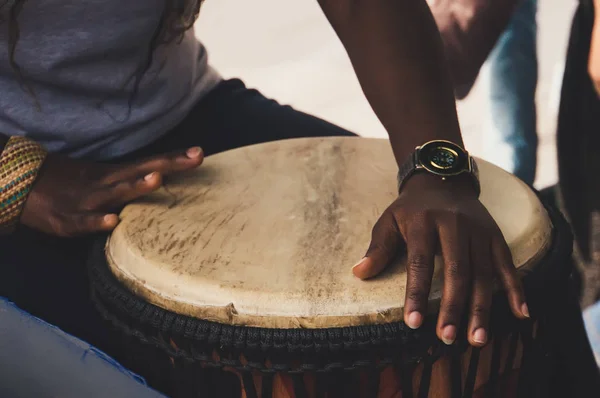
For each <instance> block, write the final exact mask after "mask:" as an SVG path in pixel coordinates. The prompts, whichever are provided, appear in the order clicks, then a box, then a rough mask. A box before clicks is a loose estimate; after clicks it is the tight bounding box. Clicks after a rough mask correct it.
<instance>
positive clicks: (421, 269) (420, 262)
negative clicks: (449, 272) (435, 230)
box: [408, 253, 431, 273]
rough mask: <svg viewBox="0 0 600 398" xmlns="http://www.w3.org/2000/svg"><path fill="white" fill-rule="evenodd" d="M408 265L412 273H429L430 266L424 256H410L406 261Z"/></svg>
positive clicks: (426, 257)
mask: <svg viewBox="0 0 600 398" xmlns="http://www.w3.org/2000/svg"><path fill="white" fill-rule="evenodd" d="M408 264H409V266H410V268H411V271H412V272H417V273H426V272H428V271H429V269H430V267H431V265H430V263H429V258H428V256H426V255H425V254H420V253H419V254H411V256H410V258H409V259H408Z"/></svg>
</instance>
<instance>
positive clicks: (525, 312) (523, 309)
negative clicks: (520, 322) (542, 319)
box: [521, 303, 529, 318]
mask: <svg viewBox="0 0 600 398" xmlns="http://www.w3.org/2000/svg"><path fill="white" fill-rule="evenodd" d="M521 313H522V314H523V315H525V316H526V317H527V318H529V307H527V304H525V303H523V305H521Z"/></svg>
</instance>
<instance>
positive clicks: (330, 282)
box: [106, 138, 552, 328]
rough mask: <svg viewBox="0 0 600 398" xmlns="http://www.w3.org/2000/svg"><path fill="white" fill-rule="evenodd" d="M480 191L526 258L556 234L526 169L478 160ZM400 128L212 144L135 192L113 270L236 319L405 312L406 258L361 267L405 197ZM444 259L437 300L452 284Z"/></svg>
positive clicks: (332, 322)
mask: <svg viewBox="0 0 600 398" xmlns="http://www.w3.org/2000/svg"><path fill="white" fill-rule="evenodd" d="M478 165H479V168H480V175H481V188H482V191H481V201H482V202H483V203H484V205H485V206H486V207H487V209H488V210H489V212H490V213H491V214H492V216H493V217H494V219H495V220H496V222H497V223H498V225H499V226H500V229H501V230H502V233H503V234H504V237H505V238H506V240H507V241H508V243H509V246H510V249H511V252H512V255H513V260H514V262H515V265H516V266H517V267H518V268H519V269H520V271H521V272H523V271H525V270H527V269H528V268H531V267H532V266H534V265H535V263H536V262H537V261H539V259H540V258H541V257H542V256H543V255H544V254H545V253H546V251H547V249H548V248H549V247H550V244H551V238H552V237H551V235H552V226H551V222H550V219H549V217H548V215H547V213H546V210H545V208H544V207H543V205H542V204H541V203H540V201H539V200H538V198H537V196H536V195H535V194H534V192H532V191H531V190H530V189H529V188H528V187H527V186H526V185H525V184H524V183H522V182H521V181H520V180H518V179H517V178H515V177H513V176H512V175H510V174H508V173H506V172H505V171H503V170H501V169H500V168H498V167H496V166H493V165H491V164H490V163H487V162H485V161H483V160H478ZM397 170H398V168H397V165H396V162H395V160H394V156H393V153H392V150H391V147H390V144H389V142H388V140H382V139H365V138H309V139H293V140H285V141H277V142H271V143H267V144H260V145H253V146H248V147H244V148H240V149H235V150H232V151H228V152H224V153H221V154H218V155H214V156H210V157H208V158H207V159H206V160H205V162H204V164H203V165H202V166H201V167H200V168H199V169H197V170H195V171H193V172H190V173H187V174H186V175H182V176H178V177H177V178H173V179H169V180H168V181H167V184H166V187H165V188H164V189H161V190H160V191H157V192H156V193H154V194H152V195H150V196H148V197H146V198H144V199H143V200H140V201H138V202H136V203H133V204H130V205H129V206H127V207H126V208H125V209H124V210H123V212H122V214H121V223H120V224H119V226H118V227H117V228H116V229H115V231H114V232H113V233H112V235H111V236H110V238H109V240H108V242H107V245H106V255H107V259H108V263H109V266H110V268H111V270H112V272H113V274H114V275H115V276H116V277H117V278H118V279H119V280H120V281H121V282H122V283H123V284H125V285H126V286H127V287H128V288H129V289H130V290H131V291H133V292H134V293H135V294H137V295H139V296H142V297H143V298H145V299H146V300H147V301H149V302H151V303H153V304H155V305H157V306H159V307H162V308H164V309H167V310H170V311H173V312H176V313H180V314H183V315H189V316H193V317H196V318H200V319H204V320H210V321H216V322H220V323H223V324H230V325H246V326H257V327H266V328H322V327H340V326H357V325H366V324H376V323H387V322H394V321H401V320H402V315H403V314H402V312H403V305H404V296H405V284H406V271H405V265H404V262H403V260H398V261H396V262H395V263H394V264H392V265H391V266H390V267H388V269H387V270H386V271H385V272H384V273H382V274H381V275H380V276H378V277H376V278H373V279H372V280H368V281H361V280H359V279H357V278H356V277H354V276H353V274H352V272H351V268H352V266H353V265H354V264H355V263H356V262H357V261H359V260H360V259H361V258H362V257H363V255H364V254H365V251H366V249H367V246H368V244H369V241H370V236H371V229H372V227H373V225H374V223H375V222H376V221H377V219H378V217H379V216H380V215H381V213H382V212H383V211H384V210H385V209H386V207H387V206H389V205H390V204H391V203H392V201H393V200H394V199H395V198H396V196H397V193H396V173H397ZM440 266H441V259H440V258H436V269H437V271H436V275H435V277H434V283H433V288H432V292H431V295H430V300H431V301H432V306H431V307H433V308H435V306H436V305H435V303H436V302H437V301H439V298H440V296H441V289H440V288H441V284H442V275H441V273H440V272H439V269H440Z"/></svg>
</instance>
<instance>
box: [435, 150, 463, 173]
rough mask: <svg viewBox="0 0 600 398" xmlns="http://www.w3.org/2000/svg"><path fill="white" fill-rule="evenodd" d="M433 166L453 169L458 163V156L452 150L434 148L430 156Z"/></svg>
mask: <svg viewBox="0 0 600 398" xmlns="http://www.w3.org/2000/svg"><path fill="white" fill-rule="evenodd" d="M429 161H430V162H431V164H432V165H433V166H435V167H437V168H439V169H444V170H446V169H451V168H452V166H454V165H455V164H456V162H457V161H458V154H457V153H456V151H453V150H452V149H450V148H446V147H443V146H441V147H439V148H434V149H433V150H432V151H431V154H430V155H429Z"/></svg>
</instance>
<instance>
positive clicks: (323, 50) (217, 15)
mask: <svg viewBox="0 0 600 398" xmlns="http://www.w3.org/2000/svg"><path fill="white" fill-rule="evenodd" d="M575 5H576V1H575V0H539V10H538V26H539V30H538V57H539V59H538V62H539V72H538V73H539V80H538V90H537V106H538V134H539V139H540V143H539V149H538V151H539V154H538V171H537V177H536V182H535V185H536V187H537V188H543V187H546V186H548V185H551V184H554V183H555V182H556V180H557V171H556V150H555V143H554V132H555V125H556V115H557V110H558V99H559V91H560V85H561V78H562V70H563V65H564V59H565V51H566V44H567V38H568V34H569V30H570V24H571V18H572V15H573V11H574V8H575ZM196 32H197V35H198V37H199V38H200V39H201V40H202V41H203V42H204V43H205V44H206V46H207V47H208V51H209V57H210V60H211V63H212V64H213V66H215V67H216V68H217V69H218V70H219V71H220V72H221V74H223V75H224V76H225V77H241V78H242V79H243V80H244V81H245V82H246V84H247V85H248V86H250V87H254V88H258V89H259V90H260V91H262V92H263V93H264V94H265V95H266V96H268V97H272V98H274V99H276V100H278V101H279V102H281V103H285V104H289V105H292V106H293V107H295V108H296V109H299V110H302V111H305V112H308V113H311V114H314V115H316V116H319V117H321V118H324V119H326V120H328V121H331V122H333V123H336V124H338V125H340V126H342V127H345V128H347V129H349V130H351V131H354V132H356V133H358V134H360V135H362V136H368V137H386V136H387V134H386V132H385V130H384V129H383V127H382V126H381V124H380V123H379V121H378V120H377V118H376V117H375V115H374V113H373V111H372V110H371V108H370V106H369V104H368V103H367V101H366V100H365V98H364V96H363V94H362V91H361V89H360V86H359V84H358V81H357V79H356V77H355V76H354V72H353V70H352V66H351V65H350V62H349V60H348V57H347V56H346V53H345V51H344V48H343V47H342V45H341V43H340V42H339V40H338V39H337V37H336V35H335V33H334V32H333V30H332V28H331V27H330V26H329V25H328V23H327V21H326V19H325V17H324V16H323V14H322V12H321V10H320V9H319V5H318V4H317V1H316V0H253V1H251V2H242V1H239V0H218V1H206V3H205V4H204V5H203V6H202V11H201V13H200V18H199V21H198V22H197V23H196ZM482 73H483V74H485V73H486V67H485V66H484V68H483V70H482ZM482 77H483V76H482ZM479 80H480V81H481V80H482V79H479ZM486 89H487V87H486V85H484V84H481V82H479V84H477V85H476V86H475V87H474V89H473V91H472V93H471V94H470V95H469V97H467V99H465V100H464V101H460V102H458V112H459V117H460V122H461V126H462V129H463V134H464V137H465V141H466V145H467V148H468V149H469V150H470V151H471V152H472V153H473V154H474V155H479V154H481V151H482V144H481V139H480V133H481V132H482V131H483V126H484V122H485V120H484V118H485V117H486V112H485V111H486V108H485V107H486V106H487V99H488V96H487V95H486V92H485V90H486Z"/></svg>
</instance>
